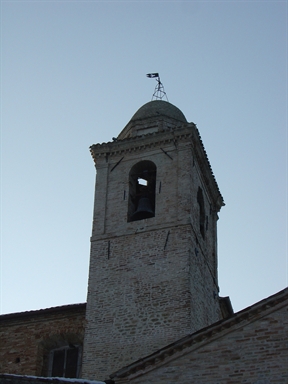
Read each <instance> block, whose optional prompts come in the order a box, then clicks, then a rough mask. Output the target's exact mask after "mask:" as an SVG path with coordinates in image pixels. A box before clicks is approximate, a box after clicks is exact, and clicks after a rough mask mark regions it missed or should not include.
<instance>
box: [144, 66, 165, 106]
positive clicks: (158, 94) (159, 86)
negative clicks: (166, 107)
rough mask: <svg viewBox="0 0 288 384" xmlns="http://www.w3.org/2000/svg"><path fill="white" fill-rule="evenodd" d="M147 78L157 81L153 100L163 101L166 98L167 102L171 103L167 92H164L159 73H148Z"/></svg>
mask: <svg viewBox="0 0 288 384" xmlns="http://www.w3.org/2000/svg"><path fill="white" fill-rule="evenodd" d="M146 76H147V77H149V78H155V79H156V81H157V84H156V86H155V89H154V93H153V96H152V99H151V100H162V99H163V97H166V100H167V101H169V100H168V97H167V95H166V92H165V91H164V86H163V84H162V83H161V81H160V76H159V73H147V75H146Z"/></svg>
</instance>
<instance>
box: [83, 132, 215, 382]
mask: <svg viewBox="0 0 288 384" xmlns="http://www.w3.org/2000/svg"><path fill="white" fill-rule="evenodd" d="M194 129H195V128H194V127H193V126H190V127H189V128H183V130H182V131H181V130H180V129H179V132H181V133H179V140H178V141H177V143H176V144H177V145H176V144H175V140H174V141H173V139H175V136H174V134H171V133H165V132H164V133H160V134H159V135H160V136H161V135H164V136H165V135H166V136H167V135H168V136H167V137H166V136H165V137H164V136H163V139H161V140H160V142H159V143H157V140H158V138H159V136H158V134H155V136H154V135H151V137H150V136H148V137H146V138H145V137H144V138H141V139H137V138H136V139H135V140H134V139H133V140H132V139H131V140H129V141H127V142H126V141H125V140H124V141H123V143H121V142H120V141H117V142H115V143H109V144H107V153H106V154H105V156H103V154H102V152H101V154H100V155H99V156H98V155H97V153H94V156H96V157H97V156H98V157H97V159H96V165H97V181H96V189H95V207H94V224H93V231H92V238H91V257H90V271H89V285H88V300H87V314H86V316H87V317H86V319H87V326H86V330H85V341H84V357H83V371H82V376H83V377H84V378H87V379H98V380H99V379H100V380H104V379H106V378H108V377H109V374H111V372H114V371H116V370H117V369H120V368H121V367H123V366H126V365H128V364H130V363H132V362H133V361H135V360H137V359H139V358H141V357H143V356H145V355H148V354H151V353H153V352H154V351H155V350H157V349H159V348H162V347H163V346H165V345H167V344H169V343H171V342H174V341H175V340H177V339H179V338H181V337H183V336H185V335H187V334H189V333H191V332H195V331H196V330H198V329H200V328H202V327H205V326H207V325H209V324H211V323H213V322H216V321H218V320H219V319H220V318H221V314H220V308H219V301H218V285H217V241H216V223H217V209H219V206H218V208H217V204H218V203H217V202H216V201H215V200H216V199H215V197H214V196H213V193H212V192H211V189H213V188H212V184H213V180H210V184H209V185H208V183H207V184H206V181H205V177H206V176H205V175H204V173H203V171H202V170H201V169H202V168H203V167H204V168H205V169H206V168H207V169H208V165H207V163H205V165H203V164H202V163H201V161H202V160H201V159H199V158H198V157H199V156H198V157H197V156H196V152H197V151H196V150H195V148H194V147H193V143H192V140H191V135H192V134H195V130H194ZM177 132H178V131H175V135H177ZM169 135H170V136H169ZM181 135H182V136H183V137H182V136H181ZM161 137H162V136H161ZM137 140H139V143H138V141H137ZM145 140H147V145H146V144H145ZM129 144H130V148H128V147H127V146H129ZM138 145H139V146H143V145H144V147H143V148H142V149H141V148H139V147H138ZM197 145H198V146H201V145H200V142H198V143H197ZM104 146H105V145H104ZM108 147H109V148H108ZM110 147H111V148H110ZM114 147H115V148H114ZM126 147H127V150H126V149H125V148H126ZM97 148H98V147H97ZM99 148H100V149H99V150H100V151H102V150H103V149H101V148H102V147H101V145H100V147H99ZM115 149H117V151H116V150H115ZM97 150H98V149H97ZM108 150H109V153H108ZM95 151H96V150H95ZM121 151H122V152H121ZM167 154H168V155H167ZM196 157H197V158H196ZM143 160H149V161H151V162H153V163H154V164H155V166H156V169H157V173H156V199H155V200H156V209H155V217H152V218H149V219H146V220H140V221H132V222H127V211H128V195H129V173H130V170H131V169H132V167H133V166H135V164H137V163H138V162H140V161H143ZM203 161H204V160H203ZM200 163H201V164H200ZM207 172H208V171H207ZM209 172H210V173H209V175H210V176H209V177H210V178H211V171H210V168H209ZM199 186H201V189H202V191H203V199H204V206H205V212H206V213H205V220H206V221H207V225H205V238H204V237H203V236H202V234H201V233H200V226H199V204H198V202H197V191H198V188H199ZM214 187H215V186H214ZM209 188H210V189H209ZM214 189H215V188H214ZM217 193H218V194H217ZM217 193H216V194H217V198H219V199H220V197H219V192H217ZM217 201H218V200H217ZM206 216H207V219H206ZM208 220H209V223H208ZM206 221H205V222H206Z"/></svg>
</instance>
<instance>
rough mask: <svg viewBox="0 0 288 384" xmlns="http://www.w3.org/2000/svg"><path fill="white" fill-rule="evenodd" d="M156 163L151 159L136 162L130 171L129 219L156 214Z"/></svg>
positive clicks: (138, 218)
mask: <svg viewBox="0 0 288 384" xmlns="http://www.w3.org/2000/svg"><path fill="white" fill-rule="evenodd" d="M155 187H156V165H155V164H154V163H153V162H152V161H149V160H144V161H140V162H139V163H137V164H135V165H134V166H133V167H132V168H131V170H130V173H129V200H128V218H127V221H128V222H130V221H136V220H143V219H148V218H150V217H154V216H155Z"/></svg>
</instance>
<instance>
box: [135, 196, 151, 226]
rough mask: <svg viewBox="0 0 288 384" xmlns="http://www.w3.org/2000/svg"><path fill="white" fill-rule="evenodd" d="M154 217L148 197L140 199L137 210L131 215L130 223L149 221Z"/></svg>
mask: <svg viewBox="0 0 288 384" xmlns="http://www.w3.org/2000/svg"><path fill="white" fill-rule="evenodd" d="M154 216H155V215H154V211H153V209H152V204H151V201H150V199H149V197H145V196H143V197H140V199H139V201H138V205H137V209H136V211H135V212H134V213H133V215H132V221H136V220H143V219H149V218H150V217H154Z"/></svg>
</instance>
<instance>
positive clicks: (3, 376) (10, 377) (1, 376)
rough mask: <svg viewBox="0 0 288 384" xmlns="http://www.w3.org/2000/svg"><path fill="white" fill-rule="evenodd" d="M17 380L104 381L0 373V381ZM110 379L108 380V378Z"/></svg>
mask: <svg viewBox="0 0 288 384" xmlns="http://www.w3.org/2000/svg"><path fill="white" fill-rule="evenodd" d="M13 379H14V380H17V379H18V380H19V382H21V381H22V382H23V383H24V382H29V383H35V384H37V383H55V384H60V383H64V384H68V383H75V384H76V383H77V384H105V383H106V382H105V381H98V380H97V381H96V380H86V379H67V378H65V377H40V376H26V375H14V374H9V373H0V382H1V383H2V382H3V383H5V382H7V384H8V383H10V382H11V381H12V380H13ZM109 381H110V380H109Z"/></svg>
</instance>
